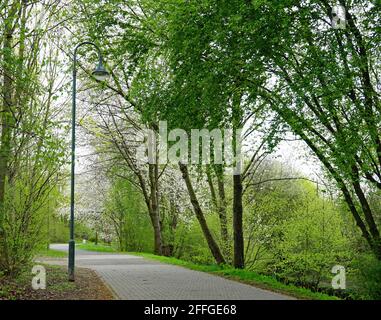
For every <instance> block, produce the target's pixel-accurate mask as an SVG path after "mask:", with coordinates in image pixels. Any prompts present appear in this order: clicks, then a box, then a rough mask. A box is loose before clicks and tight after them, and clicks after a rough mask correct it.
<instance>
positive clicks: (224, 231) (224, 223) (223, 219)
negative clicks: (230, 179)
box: [217, 174, 231, 255]
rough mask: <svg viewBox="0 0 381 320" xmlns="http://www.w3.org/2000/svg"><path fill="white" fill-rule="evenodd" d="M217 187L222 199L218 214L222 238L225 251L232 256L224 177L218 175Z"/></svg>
mask: <svg viewBox="0 0 381 320" xmlns="http://www.w3.org/2000/svg"><path fill="white" fill-rule="evenodd" d="M217 185H218V194H219V197H220V202H219V205H218V214H219V217H220V224H221V237H222V242H223V244H224V249H225V250H226V253H227V254H229V255H230V252H231V250H230V244H229V233H228V220H227V215H226V206H227V203H226V194H225V184H224V177H223V175H222V174H221V175H217Z"/></svg>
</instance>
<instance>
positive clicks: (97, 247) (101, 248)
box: [76, 243, 117, 252]
mask: <svg viewBox="0 0 381 320" xmlns="http://www.w3.org/2000/svg"><path fill="white" fill-rule="evenodd" d="M76 247H77V248H78V249H82V250H88V251H98V252H117V250H115V249H114V248H113V247H111V246H107V245H103V244H94V243H80V244H77V246H76Z"/></svg>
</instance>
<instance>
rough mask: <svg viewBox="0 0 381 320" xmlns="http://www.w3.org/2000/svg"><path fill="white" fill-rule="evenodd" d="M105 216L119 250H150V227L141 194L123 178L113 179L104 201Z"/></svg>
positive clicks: (151, 241)
mask: <svg viewBox="0 0 381 320" xmlns="http://www.w3.org/2000/svg"><path fill="white" fill-rule="evenodd" d="M105 218H106V219H107V221H109V223H110V224H111V225H112V226H113V229H114V232H115V235H116V239H117V242H118V248H119V250H121V251H126V250H134V251H147V252H150V251H152V243H153V240H152V227H151V225H150V222H149V215H148V214H147V212H146V211H145V210H144V203H143V199H142V196H141V194H140V193H139V192H138V191H137V190H136V188H135V187H134V186H133V185H132V184H131V183H130V182H129V181H128V180H125V179H118V178H117V179H115V181H114V183H113V185H112V187H111V189H110V191H109V193H108V195H107V198H106V201H105Z"/></svg>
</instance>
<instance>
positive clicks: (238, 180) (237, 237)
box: [233, 174, 245, 269]
mask: <svg viewBox="0 0 381 320" xmlns="http://www.w3.org/2000/svg"><path fill="white" fill-rule="evenodd" d="M233 184H234V199H233V229H234V260H233V264H234V267H235V268H240V269H243V268H244V266H245V262H244V242H243V227H242V213H243V207H242V176H241V175H240V174H239V175H238V174H237V175H234V176H233Z"/></svg>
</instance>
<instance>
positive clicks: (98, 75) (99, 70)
mask: <svg viewBox="0 0 381 320" xmlns="http://www.w3.org/2000/svg"><path fill="white" fill-rule="evenodd" d="M92 75H93V77H94V78H95V79H97V80H98V81H105V80H107V78H108V77H109V75H110V74H109V73H108V72H107V70H106V69H105V67H104V66H103V64H102V62H101V61H100V62H99V63H98V66H97V67H96V68H95V70H94V71H93V72H92Z"/></svg>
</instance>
